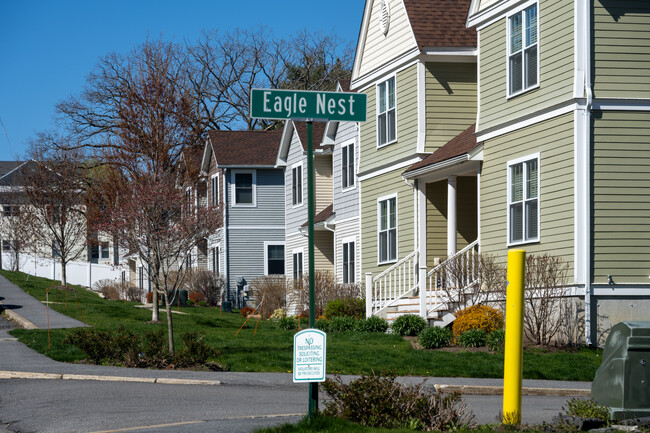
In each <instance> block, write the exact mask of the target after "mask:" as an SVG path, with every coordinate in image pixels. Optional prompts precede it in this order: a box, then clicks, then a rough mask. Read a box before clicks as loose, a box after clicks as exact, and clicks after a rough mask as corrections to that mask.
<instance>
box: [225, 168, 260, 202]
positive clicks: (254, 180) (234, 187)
mask: <svg viewBox="0 0 650 433" xmlns="http://www.w3.org/2000/svg"><path fill="white" fill-rule="evenodd" d="M238 174H252V188H253V191H252V195H253V197H252V203H237V182H236V180H237V175H238ZM230 176H231V177H230V183H231V195H232V205H233V207H257V171H256V170H232V172H231V173H230Z"/></svg>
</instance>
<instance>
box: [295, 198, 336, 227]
mask: <svg viewBox="0 0 650 433" xmlns="http://www.w3.org/2000/svg"><path fill="white" fill-rule="evenodd" d="M332 215H334V203H332V204H330V205H329V206H327V207H326V208H325V209H323V210H322V211H320V212H318V213H317V214H316V215H314V224H318V223H322V222H325V221H326V220H327V219H328V218H329V217H331V216H332ZM308 224H309V221H305V223H304V224H303V225H302V227H307V225H308Z"/></svg>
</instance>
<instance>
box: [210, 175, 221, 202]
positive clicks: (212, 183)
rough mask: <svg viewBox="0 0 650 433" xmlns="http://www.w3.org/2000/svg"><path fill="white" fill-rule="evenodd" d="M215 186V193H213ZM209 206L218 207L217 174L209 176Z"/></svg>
mask: <svg viewBox="0 0 650 433" xmlns="http://www.w3.org/2000/svg"><path fill="white" fill-rule="evenodd" d="M215 184H216V187H217V188H216V193H215ZM209 186H210V204H209V206H219V189H220V188H219V174H218V173H216V174H213V175H212V176H210V185H209Z"/></svg>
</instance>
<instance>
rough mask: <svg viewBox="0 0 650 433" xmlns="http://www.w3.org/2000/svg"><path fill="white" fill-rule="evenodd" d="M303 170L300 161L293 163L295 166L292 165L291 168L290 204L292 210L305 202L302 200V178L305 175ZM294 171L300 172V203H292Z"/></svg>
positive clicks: (303, 179) (303, 181)
mask: <svg viewBox="0 0 650 433" xmlns="http://www.w3.org/2000/svg"><path fill="white" fill-rule="evenodd" d="M303 168H304V167H303V163H302V161H300V162H297V163H295V164H293V165H292V166H291V204H292V206H293V207H294V208H296V207H300V206H302V205H303V204H304V203H305V200H304V196H305V194H304V193H305V191H304V189H305V176H304V173H305V170H303ZM296 169H300V170H299V171H300V201H296V202H294V194H293V192H294V187H295V180H296V177H295V175H294V174H295V170H296ZM296 191H298V189H296Z"/></svg>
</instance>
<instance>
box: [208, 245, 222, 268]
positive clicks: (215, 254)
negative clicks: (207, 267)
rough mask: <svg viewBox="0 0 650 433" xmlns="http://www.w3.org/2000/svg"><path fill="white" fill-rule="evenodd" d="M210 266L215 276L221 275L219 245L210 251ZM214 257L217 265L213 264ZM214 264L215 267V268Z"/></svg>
mask: <svg viewBox="0 0 650 433" xmlns="http://www.w3.org/2000/svg"><path fill="white" fill-rule="evenodd" d="M210 251H211V253H210V264H211V265H212V273H213V274H216V275H221V244H217V245H215V246H214V247H213V248H211V249H210ZM215 257H216V260H217V263H215V262H214V261H215ZM215 264H216V265H217V266H215ZM215 268H216V269H215Z"/></svg>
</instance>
